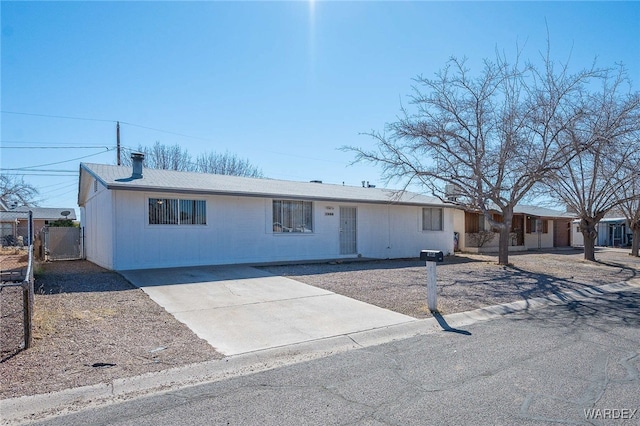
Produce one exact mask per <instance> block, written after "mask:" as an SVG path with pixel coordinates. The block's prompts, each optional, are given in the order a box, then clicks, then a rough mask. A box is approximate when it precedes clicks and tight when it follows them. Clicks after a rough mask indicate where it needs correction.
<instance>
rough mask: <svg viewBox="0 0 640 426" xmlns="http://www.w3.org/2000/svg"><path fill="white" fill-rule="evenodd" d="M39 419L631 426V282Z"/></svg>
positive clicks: (635, 296)
mask: <svg viewBox="0 0 640 426" xmlns="http://www.w3.org/2000/svg"><path fill="white" fill-rule="evenodd" d="M439 321H440V323H441V325H442V326H443V327H444V328H446V329H448V330H447V331H442V332H438V333H433V334H425V335H421V336H417V337H414V338H410V339H406V340H399V341H395V342H391V343H386V344H383V345H379V346H372V347H368V348H363V349H358V350H353V351H348V352H343V353H340V354H337V355H334V356H330V357H327V358H322V359H318V360H314V361H309V362H305V363H299V364H295V365H290V366H286V367H281V368H277V369H274V370H270V371H266V372H261V373H256V374H251V375H245V376H242V377H237V378H233V379H227V380H223V381H217V382H214V383H209V384H203V385H198V386H194V387H190V388H185V389H182V390H177V391H172V392H167V393H161V394H155V395H152V396H147V397H144V398H140V399H136V400H130V401H127V402H123V403H120V404H112V405H107V406H104V407H99V408H94V409H90V410H85V411H82V412H78V413H74V414H70V415H67V416H59V417H55V418H51V419H49V420H47V421H44V422H41V423H38V424H43V425H45V424H46V425H87V424H93V425H100V424H104V425H107V424H108V425H173V424H180V425H202V424H213V425H247V424H261V425H283V424H285V425H305V424H308V425H330V424H338V425H544V424H585V425H588V424H594V425H599V424H611V425H640V289H633V290H627V291H621V292H615V293H607V294H603V295H601V296H597V297H594V298H591V299H589V300H586V301H570V302H568V303H566V304H564V305H557V306H549V307H545V308H538V309H532V310H529V311H525V312H520V313H517V314H511V315H506V316H503V317H500V318H498V319H494V320H490V321H486V322H480V323H476V324H473V325H470V326H467V327H464V329H455V328H451V327H448V326H447V324H446V322H445V320H444V319H443V318H440V319H439Z"/></svg>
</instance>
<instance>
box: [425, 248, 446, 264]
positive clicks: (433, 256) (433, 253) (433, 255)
mask: <svg viewBox="0 0 640 426" xmlns="http://www.w3.org/2000/svg"><path fill="white" fill-rule="evenodd" d="M420 260H426V261H427V262H442V261H444V255H443V254H442V252H441V251H439V250H422V251H420Z"/></svg>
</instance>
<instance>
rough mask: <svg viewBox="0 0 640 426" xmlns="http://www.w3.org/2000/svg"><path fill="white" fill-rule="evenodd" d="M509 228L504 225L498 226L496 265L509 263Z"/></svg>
mask: <svg viewBox="0 0 640 426" xmlns="http://www.w3.org/2000/svg"><path fill="white" fill-rule="evenodd" d="M509 231H510V229H509V228H508V227H506V226H501V227H500V245H499V246H498V265H508V264H509V243H510V240H511V238H510V232H509Z"/></svg>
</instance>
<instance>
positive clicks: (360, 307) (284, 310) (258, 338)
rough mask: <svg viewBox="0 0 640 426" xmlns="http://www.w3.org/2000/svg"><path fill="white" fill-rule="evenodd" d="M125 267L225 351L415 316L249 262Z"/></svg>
mask: <svg viewBox="0 0 640 426" xmlns="http://www.w3.org/2000/svg"><path fill="white" fill-rule="evenodd" d="M121 273H122V275H123V276H124V277H125V278H127V279H128V280H129V281H131V283H133V284H134V285H135V286H137V287H140V288H141V289H142V290H144V292H145V293H147V294H148V295H149V297H151V299H152V300H153V301H155V302H156V303H158V304H159V305H160V306H162V307H163V308H165V309H166V310H167V312H169V313H170V314H172V315H173V316H174V317H175V318H176V319H178V320H179V321H181V322H182V323H184V324H186V325H187V326H188V327H189V328H190V329H191V330H193V332H194V333H195V334H196V335H198V336H199V337H201V338H202V339H204V340H206V341H207V342H208V343H209V344H210V345H211V346H213V347H214V348H216V350H218V351H219V352H221V353H222V354H224V355H237V354H242V353H247V352H253V351H258V350H262V349H269V348H276V347H280V346H284V345H290V344H295V343H303V342H308V341H313V340H317V339H323V338H327V337H334V336H340V335H344V334H349V333H355V332H360V331H366V330H372V329H376V328H381V327H387V326H390V325H396V324H402V323H408V322H412V321H416V320H415V319H414V318H412V317H409V316H406V315H402V314H399V313H396V312H392V311H389V310H387V309H383V308H379V307H377V306H373V305H370V304H367V303H364V302H360V301H357V300H354V299H351V298H348V297H345V296H341V295H338V294H335V293H332V292H330V291H327V290H323V289H319V288H317V287H312V286H310V285H307V284H303V283H301V282H298V281H295V280H292V279H289V278H284V277H280V276H275V275H272V274H269V273H268V272H265V271H262V270H259V269H256V268H252V267H249V266H204V267H191V268H167V269H145V270H131V271H122V272H121Z"/></svg>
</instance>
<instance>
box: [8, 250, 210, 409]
mask: <svg viewBox="0 0 640 426" xmlns="http://www.w3.org/2000/svg"><path fill="white" fill-rule="evenodd" d="M37 272H38V273H37V275H36V284H35V290H36V295H35V306H34V318H33V335H34V340H33V347H32V348H29V349H27V350H20V347H21V345H22V342H23V325H22V324H23V323H22V290H21V289H20V288H15V287H10V288H4V289H2V291H1V292H0V314H1V315H0V316H1V320H0V328H1V330H2V331H1V334H0V336H1V337H2V341H1V343H0V357H1V358H0V377H1V378H2V379H0V385H1V387H0V399H2V398H9V397H15V396H21V395H30V394H38V393H45V392H51V391H56V390H61V389H65V388H72V387H78V386H84V385H89V384H95V383H100V382H103V381H109V380H112V379H116V378H122V377H130V376H135V375H139V374H143V373H147V372H152V371H159V370H163V369H167V368H171V367H177V366H183V365H187V364H191V363H196V362H202V361H207V360H211V359H219V358H222V355H220V354H219V353H218V352H216V351H215V349H213V348H212V347H211V346H210V345H209V344H208V343H207V342H206V341H204V340H202V339H200V338H198V337H197V336H196V335H195V334H194V333H193V332H192V331H191V330H189V329H188V328H187V327H186V326H185V325H184V324H182V323H180V322H178V321H177V320H176V319H175V318H174V317H173V316H171V315H170V314H169V313H167V312H166V311H165V310H164V309H162V308H161V307H160V306H158V305H157V304H156V303H155V302H153V301H152V300H151V299H150V298H149V297H148V296H147V295H146V294H145V293H144V292H143V291H142V290H140V289H137V288H135V287H133V286H132V285H131V284H130V283H129V282H128V281H127V280H125V279H124V278H123V277H122V276H121V275H119V274H117V273H115V272H111V271H107V270H105V269H102V268H100V267H98V266H96V265H94V264H92V263H90V262H87V261H66V262H54V263H45V264H43V265H42V266H41V267H39V270H38V271H37Z"/></svg>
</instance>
